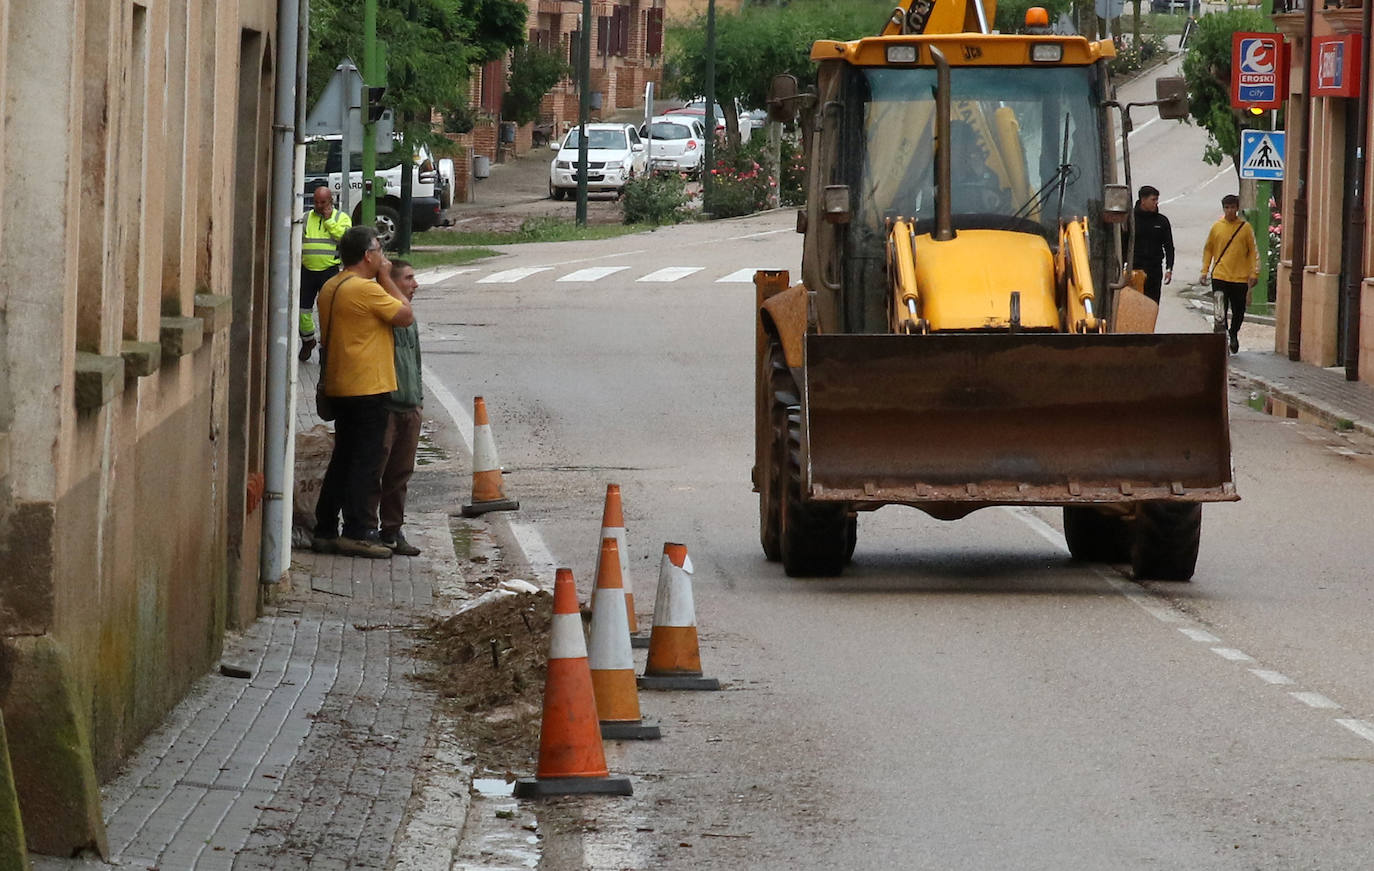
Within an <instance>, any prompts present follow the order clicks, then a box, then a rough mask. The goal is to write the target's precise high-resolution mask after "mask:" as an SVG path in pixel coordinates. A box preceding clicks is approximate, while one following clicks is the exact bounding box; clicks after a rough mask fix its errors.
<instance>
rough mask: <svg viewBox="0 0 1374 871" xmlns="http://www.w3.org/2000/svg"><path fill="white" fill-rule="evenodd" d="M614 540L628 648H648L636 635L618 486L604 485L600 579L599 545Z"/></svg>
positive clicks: (637, 628) (632, 594) (627, 550)
mask: <svg viewBox="0 0 1374 871" xmlns="http://www.w3.org/2000/svg"><path fill="white" fill-rule="evenodd" d="M607 538H614V539H615V545H616V547H617V548H618V549H619V550H620V582H621V583H622V584H624V585H625V616H626V618H627V620H628V622H629V624H630V646H631V647H648V646H649V638H648V636H641V635H638V632H639V620H638V619H636V618H635V591H634V584H633V582H631V580H630V549H629V548H628V547H626V546H625V512H624V511H623V510H622V509H621V506H620V485H619V484H607V485H606V507H605V508H603V509H602V511H601V535H600V537H598V538H597V540H596V541H597V545H598V547H597V557H596V574H595V575H593V577H597V578H599V577H601V552H600V544H601V542H602V541H603V540H604V539H607Z"/></svg>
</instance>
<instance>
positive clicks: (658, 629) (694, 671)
mask: <svg viewBox="0 0 1374 871" xmlns="http://www.w3.org/2000/svg"><path fill="white" fill-rule="evenodd" d="M639 686H640V687H641V688H642V689H646V690H718V689H720V681H719V680H716V679H715V678H713V677H702V676H701V647H700V645H699V644H698V643H697V615H696V605H695V603H694V602H693V599H692V558H691V557H689V556H687V546H686V545H682V544H675V543H673V542H668V543H666V544H664V545H663V562H662V563H661V564H660V565H659V569H658V592H657V593H656V594H655V596H654V628H653V632H652V634H650V636H649V660H648V662H646V663H645V664H644V676H643V677H641V678H640V679H639Z"/></svg>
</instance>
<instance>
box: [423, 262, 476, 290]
mask: <svg viewBox="0 0 1374 871" xmlns="http://www.w3.org/2000/svg"><path fill="white" fill-rule="evenodd" d="M476 271H477V269H476V268H475V267H468V268H465V269H444V268H442V267H440V268H438V269H431V270H426V271H425V272H421V273H419V274H418V275H416V276H415V277H416V278H418V279H419V280H420V283H421V285H423V286H424V287H433V286H435V285H439V284H443V283H444V282H445V281H448V280H449V279H450V278H453V277H454V276H457V275H462V274H463V273H465V272H476Z"/></svg>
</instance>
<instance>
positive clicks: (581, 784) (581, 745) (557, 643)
mask: <svg viewBox="0 0 1374 871" xmlns="http://www.w3.org/2000/svg"><path fill="white" fill-rule="evenodd" d="M589 793H594V794H598V795H631V794H633V792H632V789H631V787H630V781H629V778H625V777H611V776H610V772H608V771H607V770H606V753H605V751H604V750H603V749H602V746H601V733H600V731H598V728H597V722H596V700H595V699H594V698H593V697H592V673H591V669H590V668H588V665H587V642H586V640H585V639H584V638H583V637H582V617H581V615H579V614H578V611H577V587H576V585H575V584H574V582H573V574H572V570H571V569H559V570H558V572H557V575H556V576H555V579H554V587H553V630H552V632H551V633H550V638H549V669H548V677H547V678H546V679H545V681H544V719H543V721H542V722H541V723H540V726H539V768H538V770H537V771H536V773H535V776H534V777H533V778H528V777H527V778H521V779H520V780H517V781H516V782H515V794H516V796H518V797H520V798H539V797H542V796H546V795H575V794H589Z"/></svg>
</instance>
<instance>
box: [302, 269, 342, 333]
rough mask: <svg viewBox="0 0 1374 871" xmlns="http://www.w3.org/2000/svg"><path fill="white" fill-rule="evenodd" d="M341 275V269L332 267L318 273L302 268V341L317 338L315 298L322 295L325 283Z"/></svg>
mask: <svg viewBox="0 0 1374 871" xmlns="http://www.w3.org/2000/svg"><path fill="white" fill-rule="evenodd" d="M338 274H339V267H337V266H331V267H329V268H328V269H321V270H320V271H318V272H316V271H315V270H313V269H306V268H305V267H304V266H302V267H301V318H300V333H301V338H302V339H312V338H314V337H315V319H314V317H313V316H312V315H311V311H312V310H313V309H314V308H315V297H317V296H319V295H320V289H321V288H323V287H324V283H325V282H326V281H328V280H329V279H331V278H333V277H334V276H336V275H338Z"/></svg>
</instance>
